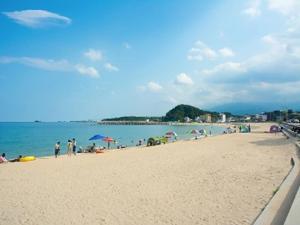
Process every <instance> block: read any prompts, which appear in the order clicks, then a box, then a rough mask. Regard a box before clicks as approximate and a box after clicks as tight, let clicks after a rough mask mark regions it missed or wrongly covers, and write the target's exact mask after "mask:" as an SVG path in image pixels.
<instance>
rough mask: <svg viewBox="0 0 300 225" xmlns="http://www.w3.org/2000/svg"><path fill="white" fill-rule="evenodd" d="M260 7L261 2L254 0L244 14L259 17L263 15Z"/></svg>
mask: <svg viewBox="0 0 300 225" xmlns="http://www.w3.org/2000/svg"><path fill="white" fill-rule="evenodd" d="M260 5H261V0H252V1H251V2H250V4H249V7H248V8H246V9H244V10H243V11H242V13H243V14H246V15H248V16H250V17H257V16H259V15H260V14H261V10H260Z"/></svg>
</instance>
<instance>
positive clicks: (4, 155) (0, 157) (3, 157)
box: [0, 153, 22, 163]
mask: <svg viewBox="0 0 300 225" xmlns="http://www.w3.org/2000/svg"><path fill="white" fill-rule="evenodd" d="M21 158H22V155H19V157H18V158H15V159H7V158H6V154H5V153H2V155H1V156H0V163H7V162H19V161H20V159H21Z"/></svg>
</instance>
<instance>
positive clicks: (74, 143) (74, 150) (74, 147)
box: [72, 138, 77, 155]
mask: <svg viewBox="0 0 300 225" xmlns="http://www.w3.org/2000/svg"><path fill="white" fill-rule="evenodd" d="M76 145H77V143H76V140H75V138H73V139H72V146H73V149H72V150H73V154H74V155H76Z"/></svg>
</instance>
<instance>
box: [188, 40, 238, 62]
mask: <svg viewBox="0 0 300 225" xmlns="http://www.w3.org/2000/svg"><path fill="white" fill-rule="evenodd" d="M219 56H222V57H232V56H235V53H234V51H233V50H232V49H230V48H227V47H224V48H221V49H219V50H218V51H216V50H214V49H212V48H210V47H208V46H207V45H206V44H205V43H203V42H202V41H197V42H196V43H195V45H194V46H193V47H192V48H191V49H190V50H189V52H188V55H187V59H188V60H196V61H202V60H204V59H209V60H214V59H216V58H218V57H219Z"/></svg>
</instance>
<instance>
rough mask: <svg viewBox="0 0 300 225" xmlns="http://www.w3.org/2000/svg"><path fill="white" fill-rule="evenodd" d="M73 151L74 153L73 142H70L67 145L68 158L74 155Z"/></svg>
mask: <svg viewBox="0 0 300 225" xmlns="http://www.w3.org/2000/svg"><path fill="white" fill-rule="evenodd" d="M72 151H73V145H72V141H71V140H68V144H67V154H68V156H71V155H72Z"/></svg>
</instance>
